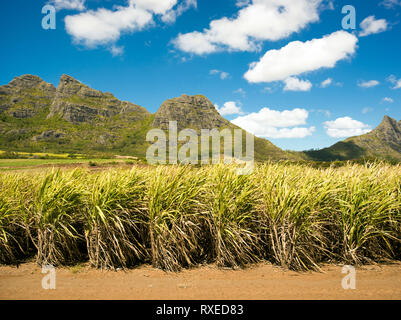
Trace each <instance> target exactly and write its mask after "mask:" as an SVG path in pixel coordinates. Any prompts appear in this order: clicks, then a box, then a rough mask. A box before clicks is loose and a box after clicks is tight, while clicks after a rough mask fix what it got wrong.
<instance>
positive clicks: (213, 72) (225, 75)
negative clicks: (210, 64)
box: [209, 69, 230, 80]
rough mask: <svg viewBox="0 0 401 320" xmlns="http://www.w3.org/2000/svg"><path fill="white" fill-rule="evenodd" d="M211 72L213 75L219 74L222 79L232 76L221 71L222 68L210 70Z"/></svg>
mask: <svg viewBox="0 0 401 320" xmlns="http://www.w3.org/2000/svg"><path fill="white" fill-rule="evenodd" d="M209 74H211V75H219V77H220V79H221V80H225V79H227V78H228V77H230V74H229V73H228V72H225V71H221V70H216V69H213V70H210V72H209Z"/></svg>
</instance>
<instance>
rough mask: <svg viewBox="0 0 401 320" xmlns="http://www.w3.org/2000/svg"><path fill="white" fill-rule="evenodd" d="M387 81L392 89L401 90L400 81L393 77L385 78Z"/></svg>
mask: <svg viewBox="0 0 401 320" xmlns="http://www.w3.org/2000/svg"><path fill="white" fill-rule="evenodd" d="M387 81H389V82H390V83H392V84H393V85H394V87H393V88H392V89H400V88H401V79H397V78H396V77H395V76H394V75H391V76H389V77H388V78H387Z"/></svg>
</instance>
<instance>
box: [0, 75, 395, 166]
mask: <svg viewBox="0 0 401 320" xmlns="http://www.w3.org/2000/svg"><path fill="white" fill-rule="evenodd" d="M170 121H177V129H178V130H179V131H180V130H183V129H187V128H188V129H195V130H196V131H197V132H198V133H200V130H201V129H213V128H219V129H220V130H221V129H226V128H228V129H230V130H234V129H241V128H239V127H237V126H236V125H234V124H232V123H231V122H230V121H228V120H227V119H225V118H223V117H222V116H221V115H220V114H219V113H218V111H217V109H216V108H215V106H214V105H213V103H212V102H211V101H210V100H209V99H208V98H207V97H205V96H203V95H194V96H189V95H186V94H183V95H181V96H179V97H175V98H171V99H167V100H166V101H164V102H163V103H162V104H161V106H160V107H159V109H158V110H157V112H156V113H154V114H152V113H150V112H149V111H148V110H146V108H144V107H142V106H139V105H137V104H134V103H132V102H128V101H121V100H119V99H117V98H116V97H115V96H114V95H113V94H112V93H109V92H102V91H99V90H95V89H93V88H91V87H89V86H87V85H85V84H83V83H82V82H80V81H78V80H76V79H75V78H73V77H71V76H69V75H66V74H63V75H62V76H61V77H60V81H59V84H58V86H57V88H56V87H55V86H54V85H52V84H50V83H47V82H45V81H44V80H42V79H41V78H40V77H38V76H35V75H29V74H28V75H22V76H19V77H15V78H14V79H13V80H11V81H10V82H9V83H8V84H6V85H3V86H0V150H9V151H26V152H53V153H84V154H99V153H100V154H107V155H116V154H119V155H130V156H138V157H145V155H146V150H147V148H148V146H149V145H150V144H149V143H148V142H146V134H147V132H148V131H149V130H151V129H152V128H161V129H163V130H168V124H169V122H170ZM241 130H243V129H241ZM243 132H244V133H245V131H244V130H243ZM254 141H255V159H256V160H259V161H266V160H313V161H335V160H356V159H362V158H380V159H390V160H397V161H401V121H399V122H397V120H395V119H393V118H391V117H389V116H385V117H384V118H383V121H382V122H381V123H380V125H379V126H378V127H377V128H375V129H374V130H372V131H371V132H369V133H367V134H364V135H361V136H356V137H350V138H348V139H345V140H344V141H340V142H338V143H336V144H334V145H333V146H331V147H329V148H324V149H320V150H313V151H303V152H288V151H284V150H282V149H280V148H279V147H277V146H275V145H274V144H273V143H271V142H270V141H269V140H267V139H263V138H258V137H254Z"/></svg>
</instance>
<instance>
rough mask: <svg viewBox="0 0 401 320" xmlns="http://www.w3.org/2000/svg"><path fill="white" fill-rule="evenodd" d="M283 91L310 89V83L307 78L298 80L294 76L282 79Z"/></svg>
mask: <svg viewBox="0 0 401 320" xmlns="http://www.w3.org/2000/svg"><path fill="white" fill-rule="evenodd" d="M284 83H285V87H284V91H310V89H311V88H312V83H311V82H310V81H309V80H300V79H298V78H296V77H289V78H287V79H285V80H284Z"/></svg>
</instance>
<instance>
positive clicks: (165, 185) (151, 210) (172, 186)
mask: <svg viewBox="0 0 401 320" xmlns="http://www.w3.org/2000/svg"><path fill="white" fill-rule="evenodd" d="M148 175H150V178H149V179H150V182H149V189H148V192H147V196H146V197H147V201H148V202H147V204H148V214H147V224H148V233H149V241H150V256H151V261H152V265H153V266H154V267H157V268H162V269H165V270H171V271H177V270H180V269H181V267H182V266H187V267H190V266H193V265H194V264H195V263H196V262H197V261H198V260H199V257H200V256H202V249H203V248H202V247H201V246H199V242H200V240H201V238H202V234H201V230H202V229H201V228H200V214H201V212H202V209H203V203H202V198H203V197H202V186H203V184H204V181H205V176H203V175H197V174H196V172H194V171H192V170H190V169H188V168H185V167H184V168H173V169H169V168H166V167H164V168H163V167H159V168H157V169H156V171H151V172H149V173H148Z"/></svg>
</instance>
